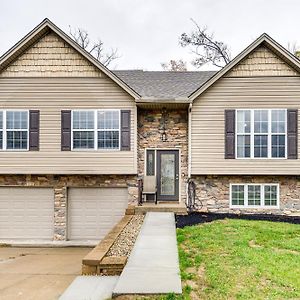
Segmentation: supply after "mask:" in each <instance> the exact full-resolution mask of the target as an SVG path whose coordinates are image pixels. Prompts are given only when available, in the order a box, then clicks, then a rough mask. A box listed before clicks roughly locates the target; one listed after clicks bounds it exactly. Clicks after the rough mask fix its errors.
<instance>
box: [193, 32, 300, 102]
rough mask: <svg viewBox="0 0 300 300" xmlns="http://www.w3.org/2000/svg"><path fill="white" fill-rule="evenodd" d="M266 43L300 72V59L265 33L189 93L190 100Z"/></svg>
mask: <svg viewBox="0 0 300 300" xmlns="http://www.w3.org/2000/svg"><path fill="white" fill-rule="evenodd" d="M260 45H264V46H266V47H267V48H269V49H270V50H271V51H273V52H274V53H275V54H277V55H278V56H279V57H280V58H281V59H282V60H283V61H285V62H286V63H287V64H288V65H289V66H291V67H292V68H293V69H295V70H296V71H297V72H299V73H300V60H299V59H298V58H297V57H296V56H294V55H293V54H291V53H290V52H289V51H288V50H287V49H285V48H284V47H283V46H281V45H280V44H279V43H277V42H276V41H275V40H273V39H272V38H271V37H270V36H269V35H268V34H266V33H263V34H262V35H261V36H260V37H259V38H257V39H256V40H255V41H254V42H253V43H252V44H250V45H249V46H248V47H247V48H246V49H245V50H244V51H242V52H241V53H240V54H239V55H237V56H236V57H235V58H234V59H233V60H232V61H231V62H230V63H228V64H227V65H226V66H225V67H223V68H222V69H221V70H220V71H218V72H217V73H216V74H215V75H214V76H213V77H211V78H210V79H209V80H208V81H207V82H205V83H204V84H203V85H202V86H200V87H198V88H197V89H196V90H195V91H193V92H192V93H191V94H190V95H189V99H190V100H192V101H193V100H194V99H195V98H197V97H198V96H199V95H201V94H202V93H203V92H204V91H206V90H207V89H208V88H209V87H210V86H212V85H213V84H214V83H215V82H216V81H217V80H219V79H220V78H221V77H222V76H224V75H225V74H226V73H227V72H228V71H230V70H232V69H233V68H234V67H235V66H236V65H237V64H238V63H239V62H241V61H242V60H243V59H244V58H245V57H247V55H249V54H250V53H251V52H252V51H253V50H254V49H256V48H257V47H258V46H260Z"/></svg>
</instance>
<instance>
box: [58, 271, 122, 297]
mask: <svg viewBox="0 0 300 300" xmlns="http://www.w3.org/2000/svg"><path fill="white" fill-rule="evenodd" d="M118 279H119V276H78V277H76V278H75V280H74V281H73V282H72V283H71V285H70V286H69V287H68V288H67V289H66V290H65V292H64V293H63V294H62V295H61V296H60V298H59V300H87V299H89V300H106V299H111V297H112V291H113V289H114V287H115V285H116V283H117V281H118Z"/></svg>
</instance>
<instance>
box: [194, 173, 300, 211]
mask: <svg viewBox="0 0 300 300" xmlns="http://www.w3.org/2000/svg"><path fill="white" fill-rule="evenodd" d="M192 178H193V179H194V181H195V183H196V190H197V197H198V199H199V200H200V201H201V202H202V204H203V207H202V210H203V211H209V212H218V213H272V214H284V215H293V214H300V176H265V175H263V176H229V175H228V176H223V175H220V176H192ZM230 183H279V184H280V186H279V189H280V209H267V208H266V209H263V208H260V209H244V208H242V209H240V208H235V209H232V208H229V201H230V200H229V199H230V195H229V186H230ZM198 204H199V201H198Z"/></svg>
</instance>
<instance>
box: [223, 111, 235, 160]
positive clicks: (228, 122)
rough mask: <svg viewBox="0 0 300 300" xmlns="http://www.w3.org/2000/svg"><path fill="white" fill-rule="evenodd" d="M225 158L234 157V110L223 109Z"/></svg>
mask: <svg viewBox="0 0 300 300" xmlns="http://www.w3.org/2000/svg"><path fill="white" fill-rule="evenodd" d="M225 158H226V159H234V158H235V110H234V109H233V110H231V109H230V110H229V109H228V110H227V109H226V110H225Z"/></svg>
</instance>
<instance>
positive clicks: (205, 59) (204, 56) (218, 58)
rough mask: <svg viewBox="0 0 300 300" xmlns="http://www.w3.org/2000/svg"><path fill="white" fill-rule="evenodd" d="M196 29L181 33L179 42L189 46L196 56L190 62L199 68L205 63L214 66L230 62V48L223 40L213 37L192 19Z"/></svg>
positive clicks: (183, 45)
mask: <svg viewBox="0 0 300 300" xmlns="http://www.w3.org/2000/svg"><path fill="white" fill-rule="evenodd" d="M191 21H192V22H193V23H194V25H195V27H196V29H195V30H193V31H192V32H191V33H189V34H187V33H182V34H181V36H180V39H179V43H180V45H181V46H182V47H186V46H190V47H191V48H192V52H193V53H195V54H196V58H195V59H194V60H193V61H192V64H193V65H194V66H195V67H197V68H200V67H201V66H203V65H204V64H206V63H209V62H210V63H212V64H213V65H214V66H216V67H219V68H221V67H223V66H224V65H226V64H228V63H229V62H230V50H229V48H228V46H227V45H226V44H225V43H224V42H220V41H217V40H215V39H214V35H213V34H212V33H209V32H208V31H207V27H200V26H199V25H198V24H197V23H196V22H195V21H194V20H193V19H191Z"/></svg>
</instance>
